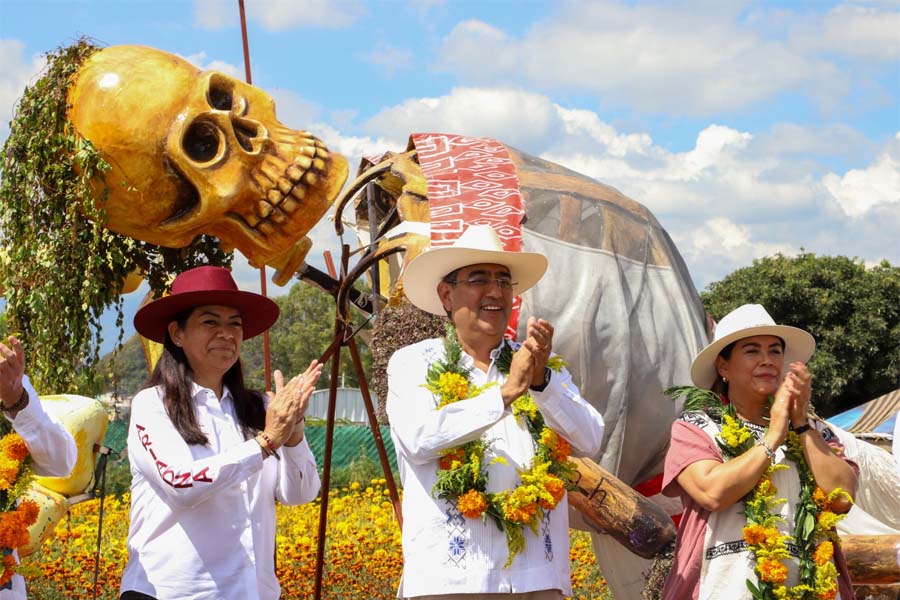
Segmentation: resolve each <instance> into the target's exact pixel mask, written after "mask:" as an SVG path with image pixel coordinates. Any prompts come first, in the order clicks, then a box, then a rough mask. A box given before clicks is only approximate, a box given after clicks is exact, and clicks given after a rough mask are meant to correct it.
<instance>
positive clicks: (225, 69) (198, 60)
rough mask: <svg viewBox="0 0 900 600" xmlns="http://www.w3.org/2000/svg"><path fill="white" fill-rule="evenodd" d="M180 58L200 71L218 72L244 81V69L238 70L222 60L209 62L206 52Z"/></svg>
mask: <svg viewBox="0 0 900 600" xmlns="http://www.w3.org/2000/svg"><path fill="white" fill-rule="evenodd" d="M182 58H183V59H184V60H186V61H188V62H189V63H191V64H192V65H194V66H195V67H197V68H198V69H200V70H201V71H219V72H220V73H224V74H226V75H229V76H231V77H234V78H235V79H240V80H241V81H243V80H244V69H243V68H238V67H236V66H235V65H232V64H231V63H227V62H225V61H223V60H215V59H214V60H209V57H208V56H207V54H206V52H197V53H196V54H190V55H188V56H182Z"/></svg>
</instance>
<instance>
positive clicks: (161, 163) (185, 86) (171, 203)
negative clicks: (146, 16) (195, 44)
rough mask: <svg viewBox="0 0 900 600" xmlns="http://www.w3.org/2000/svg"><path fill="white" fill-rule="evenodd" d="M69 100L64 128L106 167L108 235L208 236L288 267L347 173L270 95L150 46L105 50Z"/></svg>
mask: <svg viewBox="0 0 900 600" xmlns="http://www.w3.org/2000/svg"><path fill="white" fill-rule="evenodd" d="M69 102H70V104H71V108H70V110H69V120H70V122H71V123H72V124H73V125H74V127H75V128H76V130H77V131H78V133H79V134H80V135H82V136H83V137H84V138H85V139H87V140H89V141H90V142H91V143H92V144H93V145H94V146H95V147H96V148H97V150H98V151H99V152H100V153H101V154H102V155H103V157H104V158H105V159H106V160H107V161H108V162H109V163H110V164H111V165H112V170H111V171H110V172H108V173H106V174H105V181H98V182H97V184H96V185H97V188H98V192H102V191H104V189H105V190H106V193H107V194H108V196H106V201H105V203H104V205H103V206H104V208H105V209H106V212H107V215H108V219H109V222H108V226H109V228H110V229H112V230H113V231H116V232H118V233H121V234H123V235H127V236H130V237H134V238H138V239H142V240H145V241H148V242H151V243H154V244H158V245H162V246H168V247H183V246H186V245H188V244H189V243H190V242H191V240H193V239H194V238H195V237H196V236H197V235H199V234H201V233H204V234H212V235H215V236H217V237H219V239H221V240H222V242H223V245H224V246H226V247H234V248H237V249H238V250H240V251H241V252H242V253H243V254H244V255H245V256H246V257H247V258H248V259H249V260H250V262H251V264H254V265H255V266H260V265H262V264H269V265H272V266H274V267H276V268H278V269H281V270H288V272H291V271H293V268H295V267H296V266H297V265H298V264H299V263H300V262H301V261H302V260H303V256H304V255H305V253H306V250H307V249H308V247H309V242H308V240H306V239H305V237H304V236H305V234H306V233H307V232H308V231H309V230H310V229H311V228H312V227H313V226H314V225H315V224H316V222H317V221H319V219H320V218H321V217H322V215H323V214H324V213H325V211H326V210H327V209H328V207H329V206H330V205H331V203H332V201H333V199H334V197H335V196H336V195H337V193H338V191H339V190H340V188H341V186H342V185H343V183H344V180H345V179H346V176H347V161H346V160H345V159H344V157H342V156H341V155H339V154H334V153H331V152H329V151H328V150H326V148H325V146H324V144H322V142H320V141H319V140H318V139H316V138H315V137H313V136H312V135H310V134H309V133H306V132H304V131H295V130H292V129H288V128H287V127H285V126H284V125H282V124H281V123H279V122H278V120H277V119H276V117H275V106H274V102H273V101H272V98H271V97H270V96H268V95H267V94H266V93H265V92H263V91H261V90H260V89H258V88H255V87H253V86H251V85H248V84H246V83H243V82H241V81H239V80H237V79H234V78H232V77H229V76H227V75H224V74H222V73H218V72H215V71H202V72H201V71H199V70H198V69H196V68H195V67H193V66H192V65H191V64H189V63H188V62H186V61H184V60H182V59H181V58H179V57H177V56H174V55H172V54H169V53H166V52H162V51H160V50H156V49H153V48H147V47H142V46H112V47H109V48H105V49H103V50H100V51H99V52H97V53H96V54H94V55H93V56H92V57H91V58H90V59H88V60H87V61H86V62H85V63H84V65H83V66H82V68H81V69H80V70H79V72H78V74H77V78H76V80H75V81H74V82H73V85H72V87H71V88H70V92H69ZM98 196H99V194H98ZM99 197H102V196H99Z"/></svg>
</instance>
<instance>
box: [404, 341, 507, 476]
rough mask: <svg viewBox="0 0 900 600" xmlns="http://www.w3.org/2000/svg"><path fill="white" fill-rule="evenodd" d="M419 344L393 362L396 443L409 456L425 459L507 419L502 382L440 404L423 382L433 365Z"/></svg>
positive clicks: (416, 461) (415, 460) (417, 461)
mask: <svg viewBox="0 0 900 600" xmlns="http://www.w3.org/2000/svg"><path fill="white" fill-rule="evenodd" d="M417 349H418V345H416V346H411V347H407V348H401V349H400V350H398V351H397V352H395V353H394V355H393V356H391V360H390V361H389V362H388V369H387V374H388V394H387V415H388V419H389V420H390V423H391V430H392V431H393V433H394V439H395V442H399V444H400V448H398V450H400V451H401V452H403V454H404V455H405V456H406V458H407V460H409V462H411V463H413V464H423V463H426V462H428V461H430V460H434V459H435V458H437V457H438V456H439V454H440V451H441V450H445V449H447V448H453V447H454V446H459V445H460V444H464V443H466V442H470V441H473V440H477V439H478V438H479V437H481V434H482V433H484V432H485V431H486V430H487V429H489V428H490V427H491V426H492V425H494V424H495V423H496V422H497V421H499V420H500V419H501V418H503V414H504V411H505V408H506V407H505V406H504V404H503V398H502V397H501V396H500V387H499V386H496V385H495V386H491V387H490V388H488V389H486V390H485V391H484V392H483V393H481V394H480V395H478V396H475V397H474V398H469V399H467V400H460V401H459V402H454V403H453V404H448V405H447V406H444V407H443V408H440V409H436V408H435V407H436V406H437V402H436V401H435V399H434V396H433V395H432V393H431V392H429V391H428V390H427V389H425V388H424V387H422V385H423V384H424V383H425V375H426V373H427V371H428V365H427V364H426V362H425V360H424V358H423V357H422V356H421V355H418V354H417V352H416V350H417Z"/></svg>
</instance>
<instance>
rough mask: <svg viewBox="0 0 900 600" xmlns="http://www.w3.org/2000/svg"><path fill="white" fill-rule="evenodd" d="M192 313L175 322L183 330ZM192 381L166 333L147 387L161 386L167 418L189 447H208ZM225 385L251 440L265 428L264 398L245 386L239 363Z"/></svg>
mask: <svg viewBox="0 0 900 600" xmlns="http://www.w3.org/2000/svg"><path fill="white" fill-rule="evenodd" d="M193 311H194V308H189V309H187V310H184V311H182V312H180V313H178V314H177V315H175V318H174V319H172V320H173V321H175V322H176V323H178V327H180V328H184V326H185V324H186V323H187V320H188V317H189V316H190V315H191V313H192V312H193ZM192 381H193V372H192V371H191V366H190V364H189V363H188V360H187V356H186V355H185V353H184V350H183V349H182V348H180V347H178V346H176V345H175V342H173V341H172V338H171V336H169V332H168V331H167V332H166V339H165V341H164V342H163V351H162V355H161V356H160V357H159V360H158V361H157V362H156V367H155V368H154V369H153V373H152V374H151V375H150V379H148V380H147V386H148V387H150V386H157V385H159V386H162V388H163V393H164V400H163V405H164V406H165V407H166V414H168V415H169V418H170V419H171V420H172V424H173V425H175V429H176V430H178V433H180V434H181V437H182V438H184V441H185V442H187V443H188V444H201V445H204V446H205V445H206V444H208V443H209V438H208V437H207V436H206V433H204V432H203V430H202V429H200V424H199V423H198V422H197V414H196V413H195V412H194V404H193V402H192V401H191V400H192V396H191V382H192ZM222 382H223V383H224V384H225V386H226V387H227V388H228V390H229V391H230V392H231V396H232V398H233V399H234V412H235V415H236V416H237V420H238V423H239V424H240V426H241V431H242V432H243V434H244V437H245V438H246V439H249V438H251V437H253V436H255V435H256V434H257V433H259V432H260V431H262V430H263V428H264V427H265V425H266V409H265V404H264V403H263V396H262V394H260V393H259V392H255V391H252V390H248V389H247V388H246V387H245V386H244V372H243V369H242V368H241V361H240V359H238V361H237V362H235V363H234V365H232V367H231V368H230V369H228V371H227V372H226V373H225V375H224V376H223V377H222Z"/></svg>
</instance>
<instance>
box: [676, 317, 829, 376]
mask: <svg viewBox="0 0 900 600" xmlns="http://www.w3.org/2000/svg"><path fill="white" fill-rule="evenodd" d="M756 335H774V336H777V337H780V338H781V339H783V340H784V364H785V365H789V364H791V363H792V362H804V363H805V362H806V361H808V360H809V357H811V356H812V354H813V352H814V351H815V349H816V340H815V338H814V337H813V336H812V335H810V334H809V333H808V332H806V331H804V330H802V329H799V328H797V327H791V326H790V325H760V326H758V327H748V328H746V329H741V330H739V331H735V332H733V333H730V334H728V335H726V336H725V337H723V338H722V339H719V340H716V341H714V342H713V343H711V344H709V345H708V346H707V347H706V348H704V349H703V350H701V351H700V353H699V354H698V355H697V357H696V358H695V359H694V362H693V363H691V381H693V382H694V385H696V386H697V387H701V388H704V389H709V388H710V387H712V384H713V383H714V382H715V380H716V375H717V374H718V373H717V371H716V357H717V356H719V353H720V352H721V351H722V349H723V348H725V346H727V345H728V344H731V343H732V342H736V341H738V340H742V339H744V338H748V337H753V336H756Z"/></svg>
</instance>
